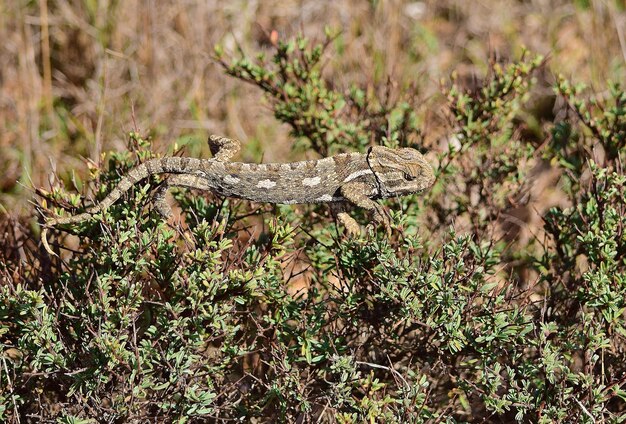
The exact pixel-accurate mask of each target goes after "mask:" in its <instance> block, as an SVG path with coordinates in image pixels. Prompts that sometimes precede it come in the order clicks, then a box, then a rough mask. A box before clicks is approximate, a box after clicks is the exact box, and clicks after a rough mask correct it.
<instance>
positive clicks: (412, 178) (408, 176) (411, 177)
mask: <svg viewBox="0 0 626 424" xmlns="http://www.w3.org/2000/svg"><path fill="white" fill-rule="evenodd" d="M404 179H405V180H407V181H413V180H414V179H415V177H414V176H413V175H411V174H409V173H407V172H405V173H404Z"/></svg>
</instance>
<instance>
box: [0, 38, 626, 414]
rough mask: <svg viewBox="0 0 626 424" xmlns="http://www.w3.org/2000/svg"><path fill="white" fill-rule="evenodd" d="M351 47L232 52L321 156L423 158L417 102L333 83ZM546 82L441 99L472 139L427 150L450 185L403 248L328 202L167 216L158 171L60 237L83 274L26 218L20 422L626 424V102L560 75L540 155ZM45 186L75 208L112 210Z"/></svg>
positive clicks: (8, 277)
mask: <svg viewBox="0 0 626 424" xmlns="http://www.w3.org/2000/svg"><path fill="white" fill-rule="evenodd" d="M330 44H332V37H329V38H328V39H327V40H326V42H324V43H321V44H311V43H310V42H309V41H307V40H306V39H304V38H299V39H297V40H293V41H290V42H287V43H278V44H277V46H276V48H275V51H274V53H273V55H272V56H271V57H270V58H269V59H268V58H267V57H265V56H264V55H259V56H257V57H255V58H254V59H251V58H250V57H248V56H246V55H244V54H240V55H228V54H225V53H224V52H223V51H222V50H221V49H220V48H218V49H216V60H217V61H218V62H219V63H221V64H222V66H223V68H224V69H225V72H227V73H228V74H230V75H232V76H234V77H235V78H238V79H240V80H242V81H245V82H248V83H251V84H253V85H254V86H257V87H259V88H260V89H261V90H262V91H263V92H264V93H265V95H266V96H267V100H268V102H269V104H270V105H271V107H272V110H273V111H274V114H275V116H276V118H277V119H278V120H280V121H282V122H284V123H286V124H288V125H289V126H290V128H291V130H292V134H293V137H294V140H296V146H297V148H299V149H304V148H310V149H313V150H314V151H315V152H317V153H318V154H320V155H327V154H332V153H335V152H338V151H350V150H355V149H363V148H365V147H366V146H367V145H368V144H370V143H373V142H376V143H383V144H386V145H388V146H392V147H395V146H399V145H410V144H411V143H415V142H422V140H423V138H422V137H421V133H420V131H419V129H418V123H419V117H418V116H416V112H415V110H417V105H416V100H415V99H416V97H417V96H415V95H414V93H410V90H408V89H407V92H408V94H406V95H404V96H391V95H385V94H384V93H385V92H386V91H385V90H371V89H368V88H367V87H348V88H346V89H345V90H342V89H340V88H338V87H334V86H332V84H331V83H330V82H329V81H327V80H325V79H324V78H323V76H322V67H321V63H322V62H321V59H322V57H323V56H324V54H325V53H324V52H325V48H326V46H328V45H330ZM541 67H542V60H541V58H534V57H530V55H526V56H525V57H522V58H521V59H520V60H519V61H518V62H517V63H512V64H500V63H492V64H491V67H490V73H489V74H488V75H487V77H486V78H485V79H484V80H483V81H480V83H479V84H477V85H476V86H475V87H473V88H471V89H468V88H467V87H464V86H463V84H462V83H461V82H459V81H457V80H456V79H454V78H453V79H452V81H451V83H450V84H446V85H444V86H443V87H442V91H443V95H444V96H445V98H446V99H447V102H448V111H447V116H448V117H449V120H450V122H451V125H452V126H451V135H450V136H449V137H448V138H447V140H445V143H443V144H442V145H440V146H420V147H426V149H424V150H431V151H432V152H434V154H433V155H432V156H431V159H432V160H433V165H436V169H437V175H438V180H437V183H436V185H435V187H433V189H432V190H431V191H430V192H429V193H425V194H424V195H417V196H411V197H408V198H402V199H394V200H390V201H387V206H389V208H390V210H391V211H392V215H393V218H394V227H395V230H396V231H394V233H393V235H392V236H391V237H388V236H387V235H386V234H384V232H383V231H379V230H377V229H376V228H372V227H368V230H367V232H366V233H365V234H364V235H363V236H362V237H361V238H355V239H347V238H345V237H344V236H343V235H342V232H341V229H340V228H337V227H336V226H335V225H334V223H333V220H332V218H331V216H330V214H329V212H328V211H327V210H326V208H325V207H324V206H307V205H303V206H289V207H287V206H271V205H258V204H251V203H249V202H245V201H239V200H234V199H222V198H218V197H216V196H214V195H212V194H210V193H200V192H188V191H179V192H177V193H176V194H175V198H176V200H177V202H178V204H179V205H180V210H181V213H180V218H179V219H175V220H174V221H172V222H169V223H166V222H163V221H162V220H161V219H160V218H159V216H158V214H157V213H156V212H155V211H153V210H152V205H151V204H150V200H151V197H150V196H151V193H152V190H153V189H154V187H155V186H156V185H157V184H158V183H159V181H158V179H157V178H155V179H153V180H152V181H144V182H143V183H142V184H140V185H137V186H136V187H135V188H134V189H133V190H131V191H130V192H129V194H128V195H127V196H126V197H125V199H124V201H120V202H118V203H117V204H115V205H114V206H113V207H111V208H110V209H109V210H107V211H106V212H105V213H102V214H100V215H98V216H96V217H95V218H96V219H94V220H92V221H89V222H85V223H83V224H79V225H74V226H71V227H69V228H65V229H64V231H55V232H53V233H52V236H53V241H54V242H55V244H56V245H57V248H59V252H60V253H61V258H49V257H47V256H46V255H44V254H42V251H41V248H40V247H39V246H38V245H37V243H36V242H35V239H36V237H35V236H33V235H32V231H31V230H30V229H28V228H27V227H26V226H25V224H23V223H19V222H12V221H7V220H5V221H4V223H3V228H2V233H3V234H4V235H5V240H6V244H5V247H4V249H3V251H2V252H1V253H0V254H2V256H3V257H2V258H0V278H1V282H2V284H1V286H0V341H1V343H2V352H3V353H2V361H1V364H0V369H1V371H0V382H1V387H2V388H3V390H2V391H1V392H0V420H2V421H6V422H59V423H88V422H157V421H159V422H160V421H167V422H173V421H175V422H181V423H182V422H204V421H207V420H215V421H220V420H226V419H237V420H243V421H250V420H252V419H255V420H256V422H274V421H275V420H278V421H281V422H340V423H359V422H364V421H369V422H399V423H400V422H402V423H403V422H416V423H417V422H426V421H429V422H430V421H432V422H441V421H446V422H467V421H476V422H478V421H484V420H487V421H503V422H504V421H506V422H509V421H512V420H517V421H520V422H529V421H530V422H555V421H560V422H574V421H576V422H595V421H599V420H603V421H607V422H623V421H624V419H623V418H622V417H623V414H624V412H625V411H626V406H625V405H626V403H625V401H626V391H625V389H624V387H625V384H626V361H624V359H625V352H624V350H625V348H626V343H625V338H626V323H625V315H624V313H625V310H626V234H625V231H624V216H625V213H626V210H625V209H626V189H625V188H624V187H625V185H626V184H625V182H626V177H625V175H624V173H623V169H622V166H621V159H622V158H623V153H624V144H625V143H626V139H625V134H626V110H625V107H624V106H625V103H626V102H625V99H626V94H625V93H624V91H623V90H622V89H621V87H620V86H618V85H612V86H611V90H610V96H609V97H608V98H604V99H603V100H601V101H600V100H594V99H588V98H586V97H585V93H586V92H587V91H586V90H585V88H584V87H576V86H573V85H572V84H570V83H569V82H568V81H566V80H564V79H560V80H559V81H558V82H557V83H556V85H555V93H556V96H557V98H558V100H559V101H560V103H561V104H562V105H564V106H563V107H562V108H561V110H560V112H561V113H560V116H558V117H557V120H556V121H555V122H543V123H542V124H541V128H540V130H539V132H540V133H541V134H543V133H544V132H545V134H546V135H545V137H544V138H545V140H544V139H538V138H537V137H536V136H531V135H529V133H530V132H529V131H528V128H529V127H530V126H531V117H529V113H528V110H527V105H528V104H529V103H528V102H529V98H530V94H531V92H532V90H533V87H534V84H535V82H536V79H535V75H536V73H537V72H538V70H541ZM378 92H382V93H383V94H381V95H378V94H377V93H378ZM393 99H399V100H393ZM452 134H454V135H452ZM435 155H436V157H435ZM150 157H153V153H151V151H150V142H149V140H147V139H144V138H142V137H141V136H140V135H139V134H137V133H131V134H130V135H129V150H128V151H127V152H121V153H111V154H109V156H108V164H107V166H105V167H103V168H93V169H92V170H91V171H92V175H91V182H90V183H89V184H88V186H89V188H91V189H92V193H93V195H92V196H91V197H93V198H95V199H101V198H103V197H104V196H105V195H106V193H108V192H109V191H110V190H111V189H112V188H113V187H115V184H116V183H117V182H118V181H119V178H120V176H121V175H122V174H123V173H124V171H126V170H128V169H130V168H131V167H133V166H135V165H136V164H137V163H139V162H141V161H144V160H146V159H148V158H150ZM546 169H547V170H549V171H550V172H556V173H557V175H558V187H559V192H560V193H561V195H562V201H561V202H560V204H559V205H557V206H555V207H553V208H551V209H550V210H548V211H546V212H545V213H544V214H543V216H542V219H543V230H542V231H541V232H540V234H535V233H533V234H530V235H529V234H525V233H524V227H525V224H524V222H523V219H521V218H520V219H517V220H515V219H513V218H512V216H513V215H514V212H516V211H517V212H519V211H520V210H529V209H532V200H533V196H536V193H534V192H533V184H534V183H535V181H536V180H537V178H538V174H539V173H541V172H546ZM533 193H534V194H533ZM43 194H44V196H45V197H46V202H47V203H46V204H49V205H52V208H51V209H52V212H54V213H55V214H63V213H74V212H78V211H80V210H82V209H84V208H85V207H86V206H87V203H88V202H83V200H81V199H85V198H88V197H89V196H78V195H76V194H71V193H70V192H68V191H66V190H64V189H55V190H54V191H53V192H52V193H49V194H46V193H43ZM354 213H355V215H356V216H357V218H358V219H359V220H360V221H361V222H362V223H365V222H366V220H367V218H366V217H365V216H364V215H363V213H362V211H358V210H355V211H354ZM66 231H70V232H71V233H73V234H75V235H76V236H78V237H76V236H72V237H71V240H70V237H69V236H68V235H67V232H66ZM62 246H63V248H61V247H62ZM65 246H73V247H72V248H71V249H70V248H67V247H65ZM19 249H23V250H26V251H28V252H29V253H28V255H27V256H28V258H30V260H31V262H30V263H24V261H23V259H21V258H23V256H21V255H18V254H17V253H16V250H19Z"/></svg>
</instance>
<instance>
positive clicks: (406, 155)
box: [367, 146, 435, 197]
mask: <svg viewBox="0 0 626 424" xmlns="http://www.w3.org/2000/svg"><path fill="white" fill-rule="evenodd" d="M367 162H368V164H369V167H370V169H371V170H372V171H373V172H374V175H375V177H376V179H377V181H378V184H379V189H380V196H381V197H393V196H402V195H405V194H412V193H417V192H419V191H422V190H425V189H427V188H429V187H430V186H432V185H433V183H434V182H435V174H434V173H433V169H432V168H431V166H430V164H429V163H428V162H426V159H425V158H424V156H422V154H421V153H420V152H418V151H417V150H415V149H410V148H403V149H389V148H387V147H383V146H374V147H372V148H370V150H369V152H368V154H367Z"/></svg>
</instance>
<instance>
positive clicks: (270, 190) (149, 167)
mask: <svg viewBox="0 0 626 424" xmlns="http://www.w3.org/2000/svg"><path fill="white" fill-rule="evenodd" d="M209 146H210V148H211V152H212V153H213V155H214V157H213V158H212V159H196V158H185V157H167V158H161V159H151V160H148V161H146V162H144V163H142V164H141V165H139V166H137V167H135V168H133V169H132V170H130V171H129V172H128V174H126V175H125V176H124V177H123V178H122V180H121V181H120V183H119V184H118V185H117V187H116V188H115V189H113V190H112V191H111V193H109V195H108V196H107V197H106V198H105V199H104V200H102V202H100V203H98V204H97V205H95V206H93V207H92V208H90V209H89V210H88V211H87V212H85V213H82V214H79V215H75V216H70V217H66V218H55V219H50V220H48V221H47V222H46V226H45V228H44V230H43V232H42V241H43V245H44V247H45V248H46V250H47V251H48V252H50V253H52V251H51V249H50V247H49V245H48V242H47V240H46V233H47V229H48V228H49V227H53V226H56V225H64V224H75V223H78V222H82V221H84V220H87V219H90V218H91V217H92V216H93V215H94V214H96V213H98V212H101V211H103V210H106V209H107V208H108V207H110V206H111V205H112V204H113V203H115V202H116V201H117V200H118V199H119V198H120V197H121V196H122V195H123V194H124V193H125V192H126V191H128V190H129V189H130V188H131V187H133V186H134V185H135V184H136V183H137V182H139V181H140V180H143V179H145V178H147V177H148V176H150V175H154V174H173V175H171V176H170V177H169V178H168V179H167V180H166V182H165V183H164V184H163V185H162V186H161V188H160V189H159V190H158V191H157V193H156V195H155V201H156V207H157V210H158V211H159V212H160V213H161V214H162V215H164V216H166V217H168V216H169V215H170V214H171V209H170V207H169V205H168V204H167V203H166V202H165V193H166V192H167V190H168V188H169V187H173V186H179V187H188V188H195V189H200V190H210V191H213V192H215V193H217V194H219V195H222V196H226V197H237V198H241V199H248V200H252V201H255V202H266V203H282V204H293V203H333V204H337V205H339V206H340V205H341V204H342V203H346V202H347V203H352V204H354V205H356V206H359V207H362V208H365V209H368V210H371V211H373V212H374V218H375V219H376V220H377V221H379V222H381V223H383V224H384V225H385V226H386V227H387V228H389V218H388V217H387V215H386V213H385V211H384V209H383V208H382V206H381V205H379V204H378V203H376V202H375V201H374V200H375V199H381V198H388V197H395V196H402V195H406V194H411V193H416V192H419V191H421V190H424V189H426V188H428V187H430V186H431V185H432V184H433V182H434V174H433V171H432V168H431V167H430V165H429V164H428V163H427V162H426V160H425V159H424V157H423V156H422V155H421V154H420V153H419V152H418V151H417V150H415V149H410V148H404V149H389V148H386V147H381V146H375V147H372V148H370V149H369V151H368V153H366V154H363V153H344V154H339V155H336V156H332V157H328V158H324V159H320V160H309V161H302V162H292V163H267V164H253V163H241V162H230V161H229V160H230V159H231V158H232V157H233V156H234V155H235V154H236V153H237V152H238V151H239V148H240V145H239V142H237V141H235V140H230V139H228V138H224V137H216V136H211V137H210V139H209ZM337 217H338V219H339V220H340V221H341V222H342V223H343V224H344V225H345V226H346V228H347V230H348V232H350V233H357V232H359V226H358V224H357V223H356V221H354V219H353V218H352V217H350V216H349V215H348V214H347V213H345V212H343V211H341V212H339V213H338V215H337Z"/></svg>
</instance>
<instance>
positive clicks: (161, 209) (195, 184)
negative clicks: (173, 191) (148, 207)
mask: <svg viewBox="0 0 626 424" xmlns="http://www.w3.org/2000/svg"><path fill="white" fill-rule="evenodd" d="M172 187H186V188H195V189H198V190H205V191H210V190H211V189H212V188H211V186H209V184H208V182H207V180H206V179H204V178H202V177H199V176H198V175H194V174H176V175H172V176H170V177H169V178H168V179H167V180H165V181H164V182H163V184H161V186H160V187H159V188H158V190H157V191H156V193H155V194H154V196H153V200H154V207H155V209H156V211H157V212H158V213H159V214H160V215H161V216H162V217H163V218H164V219H169V218H170V217H171V216H172V207H171V206H170V205H169V204H168V203H167V200H166V199H165V196H166V195H167V191H168V190H169V189H170V188H172Z"/></svg>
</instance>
